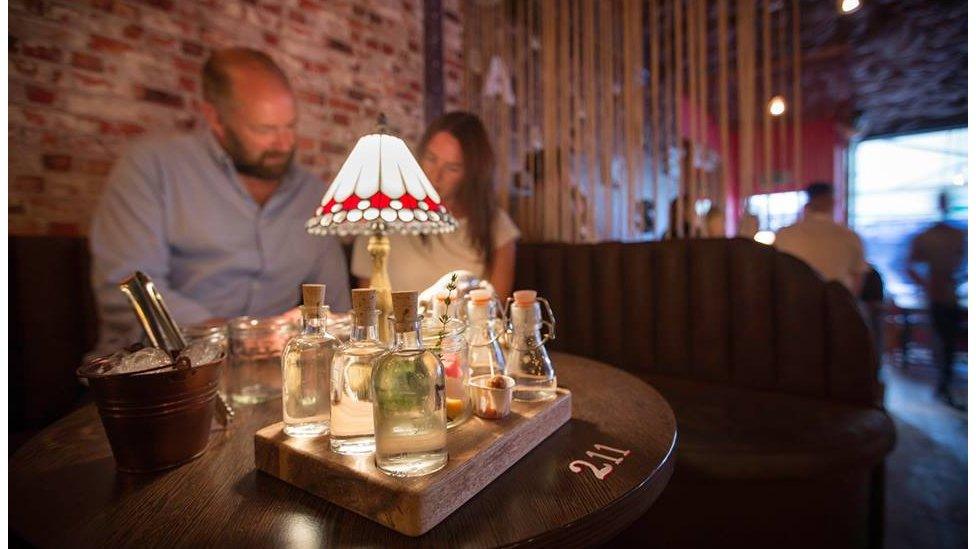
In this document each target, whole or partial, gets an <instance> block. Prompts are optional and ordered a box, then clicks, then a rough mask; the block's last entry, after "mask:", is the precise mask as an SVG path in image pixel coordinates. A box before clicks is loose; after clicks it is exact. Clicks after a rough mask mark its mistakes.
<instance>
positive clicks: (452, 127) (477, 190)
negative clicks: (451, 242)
mask: <svg viewBox="0 0 976 549" xmlns="http://www.w3.org/2000/svg"><path fill="white" fill-rule="evenodd" d="M439 132H447V133H449V134H451V135H452V136H454V138H455V139H457V140H458V142H459V143H460V144H461V155H462V157H463V161H464V179H463V180H462V181H461V183H460V185H459V186H458V190H457V198H456V200H457V202H459V203H460V204H461V207H462V208H463V209H464V212H465V213H466V214H467V224H468V243H469V244H470V245H471V246H472V247H474V248H475V249H476V250H478V251H479V252H480V254H481V258H482V260H483V261H484V263H485V272H486V273H488V272H490V271H491V267H492V264H493V262H494V260H495V247H494V243H493V241H492V230H493V229H494V221H495V214H496V211H497V210H498V198H497V196H496V195H495V183H494V182H495V153H494V151H493V150H492V148H491V142H490V141H489V140H488V132H487V131H486V130H485V126H484V124H482V123H481V119H480V118H478V116H477V115H475V114H472V113H470V112H464V111H454V112H449V113H447V114H444V115H442V116H441V117H440V118H438V119H437V120H434V122H432V123H431V124H430V126H428V127H427V131H425V132H424V136H423V137H422V138H421V140H420V147H419V151H420V158H423V157H424V154H425V153H426V149H427V143H429V142H430V140H431V138H432V137H434V136H435V135H437V134H438V133H439Z"/></svg>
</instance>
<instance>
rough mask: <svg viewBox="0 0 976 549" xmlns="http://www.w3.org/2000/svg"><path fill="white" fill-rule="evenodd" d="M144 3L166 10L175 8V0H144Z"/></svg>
mask: <svg viewBox="0 0 976 549" xmlns="http://www.w3.org/2000/svg"><path fill="white" fill-rule="evenodd" d="M142 3H144V4H146V5H149V6H152V7H154V8H157V9H161V10H166V11H171V10H172V9H173V0H142Z"/></svg>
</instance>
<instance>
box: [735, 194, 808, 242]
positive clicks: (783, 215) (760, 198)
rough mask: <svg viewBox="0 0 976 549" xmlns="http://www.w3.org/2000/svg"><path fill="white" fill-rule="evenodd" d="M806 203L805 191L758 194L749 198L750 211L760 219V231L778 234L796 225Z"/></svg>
mask: <svg viewBox="0 0 976 549" xmlns="http://www.w3.org/2000/svg"><path fill="white" fill-rule="evenodd" d="M806 203H807V199H806V195H805V194H804V193H803V191H789V192H783V193H771V194H756V195H753V196H750V197H749V211H750V212H751V213H752V214H753V215H755V216H756V217H757V218H758V219H759V230H760V231H773V232H776V231H778V230H780V229H782V228H783V227H786V226H789V225H792V224H794V223H796V220H797V219H798V218H799V216H800V210H802V209H803V205H804V204H806Z"/></svg>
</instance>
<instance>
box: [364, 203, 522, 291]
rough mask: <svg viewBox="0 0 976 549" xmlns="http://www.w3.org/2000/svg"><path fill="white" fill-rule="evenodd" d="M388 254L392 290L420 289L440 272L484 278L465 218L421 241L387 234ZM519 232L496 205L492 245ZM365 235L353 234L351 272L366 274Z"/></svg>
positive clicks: (369, 267)
mask: <svg viewBox="0 0 976 549" xmlns="http://www.w3.org/2000/svg"><path fill="white" fill-rule="evenodd" d="M389 236H390V254H389V256H388V258H387V267H388V269H387V270H388V271H389V273H390V287H391V288H392V289H393V291H395V292H398V291H407V290H417V291H423V290H424V289H426V288H428V287H429V286H431V285H432V284H434V283H435V282H437V279H438V278H440V277H441V276H442V275H443V274H444V273H447V272H450V271H455V270H465V271H471V272H472V273H475V274H477V275H478V276H480V277H482V278H487V276H488V273H486V272H485V262H484V260H483V259H482V258H481V254H480V253H479V252H478V250H477V249H475V248H474V247H473V246H472V245H471V244H470V242H469V241H468V224H467V219H459V220H458V228H457V230H455V231H454V232H452V233H447V234H440V235H431V236H428V237H427V242H426V243H425V242H424V241H423V240H422V239H421V237H419V236H408V235H400V234H391V235H389ZM519 236H521V233H520V232H519V230H518V227H516V226H515V223H514V222H513V221H512V218H511V217H509V216H508V214H507V213H505V211H504V210H502V209H501V208H499V209H498V210H497V212H496V213H495V220H494V224H493V227H492V242H493V244H494V247H495V249H496V250H497V249H499V248H501V247H502V246H504V245H506V244H508V243H510V242H513V241H515V240H516V239H518V237H519ZM368 242H369V237H368V236H360V237H357V238H356V242H355V244H354V245H353V251H352V274H353V275H355V276H356V277H358V278H367V279H368V278H369V276H370V273H371V272H372V267H373V264H372V259H371V258H370V256H369V252H368V251H367V250H366V245H367V243H368Z"/></svg>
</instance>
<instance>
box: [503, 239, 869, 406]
mask: <svg viewBox="0 0 976 549" xmlns="http://www.w3.org/2000/svg"><path fill="white" fill-rule="evenodd" d="M518 288H534V289H537V290H538V291H539V293H540V295H542V296H544V297H546V298H548V299H549V301H550V302H551V304H552V307H553V312H554V313H555V315H556V319H557V339H556V341H555V342H553V344H552V348H553V349H556V350H561V351H566V352H570V353H574V354H579V355H583V356H587V357H591V358H595V359H597V360H601V361H603V362H607V363H609V364H613V365H616V366H618V367H620V368H623V369H625V370H628V371H630V372H632V373H634V374H637V375H645V374H663V375H669V376H676V377H683V378H689V379H694V380H697V381H704V382H716V383H721V384H722V385H731V386H737V387H741V388H751V389H760V390H773V391H777V392H784V393H789V394H796V395H803V396H810V397H821V398H827V399H830V400H837V401H843V402H849V403H852V404H864V405H871V404H873V403H875V402H876V399H877V395H878V392H879V385H878V382H877V358H876V355H875V350H874V349H873V347H872V346H871V338H870V336H869V334H868V328H867V326H866V324H865V323H864V321H863V320H862V319H861V316H860V314H859V312H858V308H857V305H856V303H855V301H854V299H853V297H852V296H851V294H850V293H849V292H848V291H847V290H846V289H845V288H844V287H843V286H842V285H841V284H839V283H837V282H831V283H827V284H824V282H823V281H822V280H821V279H820V278H819V277H818V275H817V274H815V273H814V272H813V271H812V270H811V269H810V268H809V267H808V266H807V265H806V264H804V263H803V262H801V261H800V260H798V259H796V258H794V257H792V256H790V255H787V254H784V253H781V252H778V251H777V250H775V249H774V248H771V247H769V246H765V245H762V244H758V243H756V242H753V241H751V240H746V239H741V238H737V239H731V240H729V239H693V240H672V241H662V242H645V243H626V244H624V243H601V244H592V245H580V244H572V245H569V244H523V245H521V246H519V249H518V258H517V275H516V289H518Z"/></svg>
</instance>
